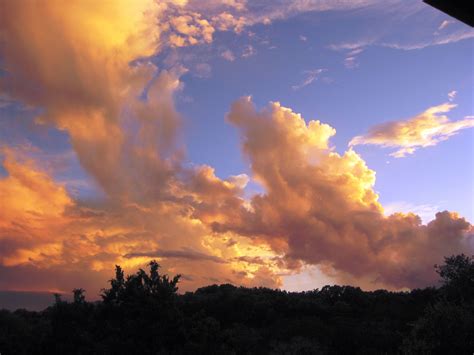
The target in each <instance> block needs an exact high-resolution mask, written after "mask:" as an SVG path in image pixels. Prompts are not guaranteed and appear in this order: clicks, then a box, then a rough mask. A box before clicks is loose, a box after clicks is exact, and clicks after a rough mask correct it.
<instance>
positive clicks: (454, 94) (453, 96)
mask: <svg viewBox="0 0 474 355" xmlns="http://www.w3.org/2000/svg"><path fill="white" fill-rule="evenodd" d="M457 93H458V92H457V91H456V90H453V91H450V92H449V93H448V100H449V102H452V101H453V100H454V99H455V98H456V94H457Z"/></svg>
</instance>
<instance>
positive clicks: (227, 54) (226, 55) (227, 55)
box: [221, 49, 235, 62]
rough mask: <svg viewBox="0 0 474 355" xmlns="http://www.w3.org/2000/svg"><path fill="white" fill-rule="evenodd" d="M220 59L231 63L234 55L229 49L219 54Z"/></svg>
mask: <svg viewBox="0 0 474 355" xmlns="http://www.w3.org/2000/svg"><path fill="white" fill-rule="evenodd" d="M221 57H222V58H224V59H225V60H228V61H229V62H233V61H234V60H235V55H234V53H232V51H231V50H230V49H226V50H225V51H223V52H222V53H221Z"/></svg>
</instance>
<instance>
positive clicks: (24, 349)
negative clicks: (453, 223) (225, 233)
mask: <svg viewBox="0 0 474 355" xmlns="http://www.w3.org/2000/svg"><path fill="white" fill-rule="evenodd" d="M436 269H437V272H438V273H439V275H440V277H441V279H442V286H441V287H440V288H438V289H435V288H426V289H416V290H412V291H411V292H389V291H386V290H378V291H373V292H364V291H362V290H361V289H360V288H355V287H350V286H325V287H323V288H322V289H321V290H314V291H309V292H301V293H290V292H286V291H279V290H271V289H266V288H253V289H248V288H243V287H235V286H232V285H220V286H217V285H213V286H207V287H203V288H200V289H198V290H196V291H195V292H188V293H186V294H184V295H178V294H177V284H178V281H179V276H176V277H174V278H173V279H170V278H168V276H166V275H160V273H159V265H158V264H157V263H156V262H154V261H152V262H151V263H150V271H149V273H147V272H145V271H144V270H141V269H140V270H139V271H138V272H137V273H136V274H134V275H130V276H128V277H126V278H125V277H124V273H123V271H122V269H121V268H120V267H119V266H117V267H116V275H115V278H114V279H112V280H111V281H110V288H109V289H105V290H104V291H103V294H102V301H99V302H94V303H91V302H87V301H86V299H85V291H84V290H83V289H74V290H73V295H74V298H73V299H74V301H73V302H71V303H68V302H64V301H62V300H61V297H59V295H55V303H54V304H53V305H52V306H51V307H49V308H47V309H45V310H44V311H42V312H28V311H25V310H17V311H15V312H9V311H6V310H2V311H0V352H1V354H2V355H7V354H472V352H473V350H474V341H473V338H474V337H473V336H472V335H473V334H474V300H473V299H474V297H473V295H474V259H473V258H472V257H471V258H470V257H466V256H464V255H458V256H452V257H449V258H446V260H445V264H444V265H441V266H436Z"/></svg>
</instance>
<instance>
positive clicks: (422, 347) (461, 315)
mask: <svg viewBox="0 0 474 355" xmlns="http://www.w3.org/2000/svg"><path fill="white" fill-rule="evenodd" d="M435 268H436V271H437V273H438V274H439V275H440V276H441V279H442V280H441V281H442V287H441V288H440V293H439V296H438V300H437V301H436V303H434V304H433V305H428V307H427V308H426V311H425V313H424V314H423V316H422V317H420V318H419V319H418V320H417V321H416V322H415V323H414V326H413V330H412V332H411V336H410V337H409V338H408V339H407V340H406V341H405V351H406V352H407V353H410V354H472V353H473V351H474V258H473V257H468V256H466V255H464V254H461V255H453V256H450V257H447V258H445V263H444V264H443V265H435Z"/></svg>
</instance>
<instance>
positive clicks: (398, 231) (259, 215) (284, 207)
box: [209, 97, 473, 288]
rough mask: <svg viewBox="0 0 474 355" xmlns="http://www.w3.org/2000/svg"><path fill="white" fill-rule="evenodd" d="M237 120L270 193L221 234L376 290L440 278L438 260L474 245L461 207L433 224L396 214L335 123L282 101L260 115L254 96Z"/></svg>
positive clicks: (218, 225) (240, 107)
mask: <svg viewBox="0 0 474 355" xmlns="http://www.w3.org/2000/svg"><path fill="white" fill-rule="evenodd" d="M228 120H229V121H230V122H231V123H232V124H234V125H235V126H236V127H237V128H238V129H239V131H240V134H241V138H242V146H243V147H242V149H243V152H244V154H245V155H246V157H247V159H248V160H249V162H250V164H251V169H252V173H253V178H254V179H255V180H256V181H258V182H259V183H260V184H261V185H262V186H263V188H264V190H265V192H264V193H261V194H257V195H255V196H254V197H252V199H251V201H250V205H251V208H244V207H240V208H239V212H238V213H237V214H236V213H235V212H232V215H230V216H229V217H228V218H226V216H220V217H219V219H216V220H215V221H214V223H212V225H213V228H214V230H215V231H218V232H221V233H222V232H226V231H227V232H233V233H236V234H240V235H246V236H248V237H249V238H251V239H253V240H256V241H260V242H261V243H265V244H268V245H269V246H270V247H271V248H272V249H273V250H274V251H275V252H276V253H277V254H279V255H283V259H282V260H284V261H285V263H286V264H285V265H286V267H288V268H290V269H291V268H292V267H294V268H297V269H298V268H299V267H301V262H303V263H305V264H313V265H319V266H320V267H322V269H323V270H326V271H325V272H328V273H332V275H335V277H336V278H337V279H339V281H341V280H343V281H345V282H350V281H352V282H354V280H357V283H358V284H364V283H365V287H371V288H374V287H380V286H385V287H392V288H393V287H394V288H403V287H419V286H422V285H428V284H433V283H434V282H435V279H436V275H435V273H434V272H433V270H432V265H433V264H434V263H436V262H438V260H442V257H443V255H445V254H453V253H456V252H460V251H464V252H471V251H472V250H470V249H469V248H470V247H469V246H468V245H469V244H468V242H467V241H469V240H472V238H473V230H472V226H471V225H470V224H469V223H468V222H467V221H465V220H464V219H463V218H461V217H459V216H458V215H457V214H455V213H450V212H446V211H445V212H440V213H437V214H436V217H435V219H434V220H433V221H431V222H430V223H428V224H427V225H422V224H421V220H420V218H419V217H418V216H416V215H414V214H402V213H395V214H392V215H390V216H388V217H386V216H385V215H384V211H383V207H382V206H381V205H380V203H379V202H378V196H377V194H376V193H375V192H374V190H373V186H374V183H375V172H374V171H372V170H370V169H369V168H368V167H367V166H366V164H365V162H364V161H363V160H362V158H361V157H360V156H359V155H357V153H355V152H354V151H353V150H351V149H349V150H348V151H347V152H345V153H344V154H343V155H339V154H337V153H335V152H333V149H332V147H331V145H330V143H329V139H330V138H331V137H332V136H333V135H334V134H335V130H334V129H333V128H332V127H330V126H328V125H326V124H323V123H321V122H319V121H309V122H308V123H306V122H305V121H304V120H303V118H302V117H301V116H300V115H299V114H296V113H294V112H293V111H292V110H290V109H288V108H285V107H282V106H281V105H280V104H279V103H272V104H270V105H269V106H268V107H266V108H265V109H263V110H262V111H260V112H259V111H257V110H256V109H255V107H254V105H253V103H252V102H251V99H250V98H248V97H246V98H242V99H240V100H238V101H237V102H235V103H234V104H233V105H232V108H231V110H230V113H229V115H228ZM209 222H210V221H209ZM292 265H294V266H292ZM364 280H365V281H364Z"/></svg>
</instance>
